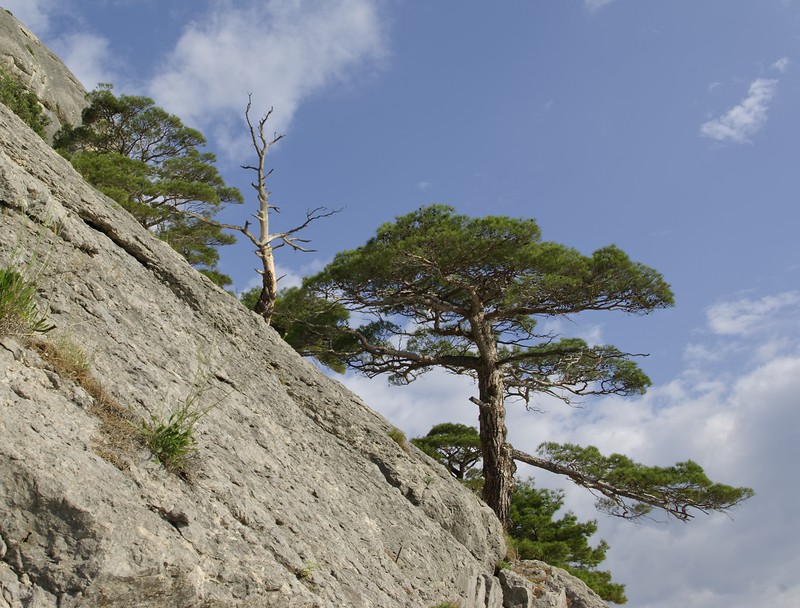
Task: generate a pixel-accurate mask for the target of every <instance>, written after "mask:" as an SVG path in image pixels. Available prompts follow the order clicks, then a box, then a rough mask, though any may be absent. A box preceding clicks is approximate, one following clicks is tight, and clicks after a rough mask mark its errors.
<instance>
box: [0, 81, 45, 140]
mask: <svg viewBox="0 0 800 608" xmlns="http://www.w3.org/2000/svg"><path fill="white" fill-rule="evenodd" d="M0 103H3V104H5V105H6V106H8V109H9V110H11V111H12V112H14V114H16V115H17V116H19V117H20V118H21V119H22V120H24V121H25V123H26V124H27V125H28V126H29V127H30V128H31V129H33V130H34V131H35V132H36V133H38V135H39V136H40V137H41V138H43V139H44V136H45V134H44V128H45V127H46V126H47V125H48V124H50V119H49V118H48V117H47V116H46V115H45V114H44V112H43V110H42V106H41V104H40V103H39V99H38V98H37V97H36V95H34V94H33V93H31V92H30V91H27V90H25V87H23V86H22V83H21V82H20V81H19V80H17V79H16V78H15V77H14V76H12V75H11V74H9V73H8V72H7V71H6V70H4V69H3V68H0Z"/></svg>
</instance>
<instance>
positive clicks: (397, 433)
mask: <svg viewBox="0 0 800 608" xmlns="http://www.w3.org/2000/svg"><path fill="white" fill-rule="evenodd" d="M387 434H388V435H389V438H390V439H391V440H392V441H394V442H395V443H396V444H397V445H399V446H400V449H401V450H403V451H404V452H407V451H408V439H406V434H405V433H404V432H403V431H401V430H400V429H398V428H395V427H392V429H391V430H390V431H389V432H388V433H387Z"/></svg>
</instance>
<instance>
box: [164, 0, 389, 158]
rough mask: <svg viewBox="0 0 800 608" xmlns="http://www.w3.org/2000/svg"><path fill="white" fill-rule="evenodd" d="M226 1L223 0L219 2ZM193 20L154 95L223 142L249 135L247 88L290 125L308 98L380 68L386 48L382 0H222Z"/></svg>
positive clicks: (278, 124)
mask: <svg viewBox="0 0 800 608" xmlns="http://www.w3.org/2000/svg"><path fill="white" fill-rule="evenodd" d="M220 4H221V5H222V6H220ZM213 10H214V12H213V13H211V14H209V15H207V16H205V17H204V18H202V19H198V20H197V21H195V22H194V23H192V24H190V25H189V26H188V27H187V29H186V30H185V31H184V32H183V34H182V36H181V37H180V39H179V41H178V42H177V44H176V46H175V49H174V51H173V52H172V54H171V56H170V57H169V58H168V60H167V61H166V62H165V63H164V65H163V66H162V67H161V69H160V71H159V72H158V73H157V74H156V76H155V77H154V78H153V79H152V81H151V83H150V86H149V93H150V95H151V96H152V97H153V98H155V99H157V100H158V102H159V104H160V105H162V106H164V107H165V108H166V109H167V110H169V111H170V112H173V113H175V114H177V115H179V116H181V117H182V118H183V119H184V121H185V122H186V123H187V124H192V125H196V126H199V127H201V128H203V130H205V128H207V127H212V128H213V129H214V130H215V133H214V134H215V136H216V138H217V141H218V142H219V143H220V145H221V146H222V147H223V148H228V149H231V148H236V147H237V144H236V142H237V141H239V142H243V141H244V139H245V138H244V137H243V136H244V134H245V133H246V131H245V130H244V127H243V117H242V114H243V111H244V106H245V104H246V103H247V94H248V92H250V93H252V94H253V106H254V108H255V109H257V113H259V114H260V113H261V112H264V111H266V110H267V109H269V108H270V107H274V108H275V112H274V114H273V119H271V123H272V124H271V125H270V129H274V130H275V131H278V132H283V131H285V130H286V129H287V128H288V126H289V123H290V122H291V120H292V117H293V115H294V113H295V112H296V111H297V108H298V106H299V105H300V103H301V101H303V100H304V99H306V98H308V97H310V96H312V95H314V94H316V93H318V92H320V91H321V90H323V89H325V88H326V87H328V86H330V85H332V84H335V83H340V82H343V81H347V80H349V79H350V78H352V77H353V76H354V75H357V74H360V73H361V72H362V71H363V70H369V69H370V68H373V67H374V66H375V65H376V64H377V63H378V62H379V61H380V60H381V58H382V57H384V54H385V52H386V51H385V40H384V37H385V32H384V27H383V23H382V20H381V18H380V15H379V10H378V3H377V2H375V0H335V1H324V0H297V1H295V2H279V1H276V0H273V1H269V2H247V3H246V6H244V7H241V6H240V4H232V3H227V2H226V3H215V4H214V9H213Z"/></svg>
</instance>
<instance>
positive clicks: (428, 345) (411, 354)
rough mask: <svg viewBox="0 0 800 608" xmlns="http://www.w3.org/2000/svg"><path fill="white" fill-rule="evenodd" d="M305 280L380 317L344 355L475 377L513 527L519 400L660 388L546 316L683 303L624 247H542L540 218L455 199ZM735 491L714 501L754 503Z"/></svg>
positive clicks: (488, 492)
mask: <svg viewBox="0 0 800 608" xmlns="http://www.w3.org/2000/svg"><path fill="white" fill-rule="evenodd" d="M305 288H306V289H308V290H311V291H312V293H314V294H316V295H319V296H322V297H326V298H328V299H330V300H332V301H334V302H338V303H340V304H342V305H343V306H345V307H346V308H348V309H349V310H351V311H358V312H359V313H361V314H362V315H367V316H369V317H371V319H372V320H371V321H370V322H369V323H366V324H364V325H362V326H361V327H359V328H355V329H349V328H342V331H346V332H349V333H350V334H351V335H353V336H354V337H355V338H356V340H357V341H358V348H354V349H352V350H350V351H349V352H346V353H342V356H343V357H344V359H345V360H346V362H347V364H348V365H350V366H351V367H353V368H354V369H356V370H358V371H360V372H361V373H363V374H365V375H367V376H370V377H372V376H376V375H379V374H388V376H389V378H390V380H391V381H393V382H397V383H401V384H402V383H408V382H411V381H413V380H414V379H415V378H417V377H418V376H419V375H420V374H422V373H424V372H426V371H429V370H431V369H433V368H437V367H440V368H443V369H445V370H448V371H450V372H452V373H455V374H464V375H468V376H470V377H472V378H474V379H475V381H476V384H477V389H478V391H477V392H478V394H477V396H472V397H471V398H470V401H472V403H474V404H475V405H477V406H478V421H479V435H480V440H481V450H482V462H483V477H484V480H485V483H484V489H483V496H484V499H485V500H486V502H487V503H488V504H489V505H490V506H491V507H492V508H493V509H494V511H495V513H496V514H497V515H498V517H499V518H500V520H501V521H502V522H503V523H504V524H508V518H509V510H510V507H511V505H510V499H511V492H512V488H513V483H514V470H515V465H514V453H513V450H512V448H511V446H510V445H509V444H508V442H507V429H506V425H505V418H506V400H521V401H522V402H523V403H524V404H525V405H526V406H528V407H530V406H531V405H535V402H536V401H535V400H536V399H537V398H538V396H540V395H550V396H553V397H556V398H559V399H562V400H564V401H566V402H570V401H571V400H572V399H573V398H574V397H576V396H586V395H637V394H641V393H643V392H644V391H645V389H646V388H647V386H649V384H650V380H649V379H648V377H647V376H646V375H645V373H644V372H643V371H642V370H641V369H640V368H639V367H638V365H637V364H636V362H635V361H634V360H633V359H634V357H635V355H634V354H632V353H627V352H625V351H623V350H620V349H618V348H616V347H614V346H610V345H591V344H588V343H587V342H586V341H584V340H582V339H580V338H576V337H563V336H559V335H556V334H554V333H552V332H549V331H544V330H540V329H539V325H540V322H541V321H542V320H544V319H548V318H563V317H565V316H571V315H575V314H577V313H581V312H585V311H620V312H625V313H629V314H635V315H642V314H647V313H649V312H651V311H653V310H656V309H659V308H665V307H668V306H672V304H673V296H672V292H671V290H670V287H669V285H668V284H667V283H666V282H665V281H664V279H663V278H662V277H661V275H660V274H659V273H658V272H657V271H655V270H653V269H652V268H649V267H647V266H645V265H643V264H640V263H637V262H634V261H632V260H631V259H630V258H629V257H628V256H627V255H626V254H625V253H624V252H623V251H621V250H620V249H619V248H617V247H615V246H613V245H610V246H607V247H603V248H601V249H598V250H597V251H595V252H594V253H592V254H591V255H583V254H582V253H580V252H579V251H578V250H576V249H574V248H571V247H567V246H565V245H561V244H557V243H552V242H547V241H542V240H541V236H540V231H539V228H538V226H537V225H536V223H535V222H534V221H533V220H531V219H517V218H509V217H498V216H487V217H482V218H472V217H468V216H464V215H459V214H456V213H455V212H454V210H453V208H451V207H446V206H441V205H432V206H429V207H423V208H420V209H419V210H417V211H415V212H412V213H409V214H407V215H404V216H401V217H398V218H397V219H396V221H395V222H392V223H387V224H384V225H383V226H381V227H380V228H379V230H378V232H377V235H376V236H375V237H373V238H372V239H370V240H369V241H368V242H367V243H366V244H365V245H363V246H362V247H359V248H357V249H354V250H351V251H345V252H342V253H339V254H338V255H337V256H336V257H335V258H334V260H333V261H332V262H331V263H330V264H329V265H328V266H327V267H326V268H325V269H324V270H323V271H322V272H321V273H320V274H318V275H317V276H315V277H312V278H310V279H309V280H308V281H307V282H306V284H305ZM520 454H524V453H522V452H520ZM572 479H573V480H575V481H577V480H576V478H575V477H572ZM609 487H610V488H613V487H614V484H613V482H612V483H609ZM732 490H734V493H733V495H731V496H729V497H728V498H729V499H730V500H728V501H723V502H722V503H716V504H715V506H714V507H712V508H725V507H726V506H731V505H733V504H736V502H737V501H738V500H741V499H742V498H743V497H746V494H747V492H746V491H745V490H747V489H746V488H745V489H739V491H738V493H737V492H736V491H735V489H732ZM612 491H613V490H612ZM747 491H749V490H747ZM648 496H649V495H648V493H647V492H646V491H641V492H639V493H637V494H636V497H635V498H634V499H633V500H635V501H644V502H645V503H646V504H650V503H649V502H648V500H649V498H648ZM683 498H687V499H691V498H692V496H686V495H684V496H683ZM653 502H655V503H656V504H654V505H653V506H658V507H661V506H663V501H659V500H656V501H653ZM683 506H687V507H690V506H696V503H695V502H694V501H692V500H689V502H688V503H687V504H686V505H683ZM628 512H629V511H628ZM669 512H671V513H675V509H673V510H671V511H669ZM626 513H627V512H626V511H622V512H621V514H623V515H624V514H626Z"/></svg>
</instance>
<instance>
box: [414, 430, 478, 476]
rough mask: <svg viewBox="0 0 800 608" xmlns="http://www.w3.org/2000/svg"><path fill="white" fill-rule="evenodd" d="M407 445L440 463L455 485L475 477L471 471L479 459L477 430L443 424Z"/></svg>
mask: <svg viewBox="0 0 800 608" xmlns="http://www.w3.org/2000/svg"><path fill="white" fill-rule="evenodd" d="M411 442H412V443H413V444H414V445H415V446H417V447H418V448H419V449H421V450H422V451H423V452H425V453H426V454H427V455H428V456H430V457H432V458H435V459H436V460H438V461H439V462H441V463H442V464H443V465H444V466H445V467H446V468H447V470H448V471H449V472H450V474H451V475H452V476H453V477H455V478H456V479H458V480H459V481H465V480H467V479H469V478H470V476H471V475H470V474H475V473H478V471H476V469H475V468H474V467H475V465H476V464H477V463H478V462H480V459H481V438H480V435H478V429H476V428H475V427H473V426H467V425H466V424H456V423H454V422H443V423H441V424H437V425H435V426H434V427H433V428H431V430H430V431H428V434H427V435H425V436H424V437H417V438H415V439H412V440H411ZM472 476H473V477H474V475H472Z"/></svg>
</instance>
